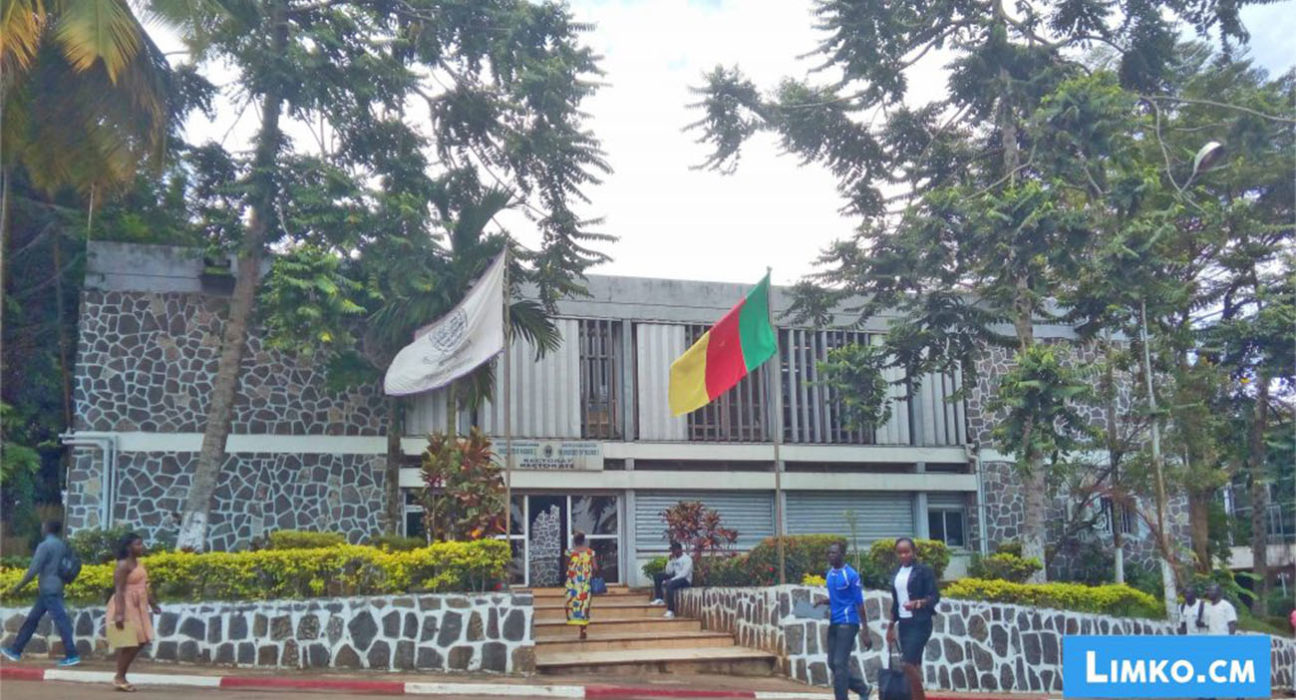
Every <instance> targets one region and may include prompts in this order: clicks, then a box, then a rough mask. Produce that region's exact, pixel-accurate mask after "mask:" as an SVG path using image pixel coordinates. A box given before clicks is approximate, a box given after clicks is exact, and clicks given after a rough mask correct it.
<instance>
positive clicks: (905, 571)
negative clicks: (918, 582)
mask: <svg viewBox="0 0 1296 700" xmlns="http://www.w3.org/2000/svg"><path fill="white" fill-rule="evenodd" d="M911 573H913V567H912V566H902V567H900V570H899V571H897V572H896V577H895V590H896V605H899V606H900V617H903V618H910V617H913V611H912V610H907V609H905V606H906V605H908V604H909V574H911Z"/></svg>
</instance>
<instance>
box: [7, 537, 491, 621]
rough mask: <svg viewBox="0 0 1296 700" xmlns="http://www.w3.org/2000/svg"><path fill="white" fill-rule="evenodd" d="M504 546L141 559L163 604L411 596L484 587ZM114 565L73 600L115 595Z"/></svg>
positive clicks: (77, 589) (95, 574) (73, 593)
mask: <svg viewBox="0 0 1296 700" xmlns="http://www.w3.org/2000/svg"><path fill="white" fill-rule="evenodd" d="M510 558H511V553H510V551H509V546H508V544H506V543H505V542H502V541H499V540H476V541H472V542H438V543H435V544H433V545H431V546H428V547H424V548H421V549H415V550H411V551H407V552H384V551H382V550H379V549H376V548H374V547H362V546H357V545H342V546H338V547H331V548H328V549H265V550H261V551H257V552H209V553H206V554H192V553H187V552H163V553H159V554H154V555H151V556H148V557H145V558H144V560H143V561H144V565H145V567H146V568H147V569H148V574H149V581H150V583H151V584H152V586H153V589H154V591H156V592H157V594H158V596H159V597H161V598H163V599H166V600H190V601H201V600H267V599H272V598H312V597H319V596H338V595H381V594H389V593H405V592H411V591H425V592H445V591H470V590H486V589H488V588H489V587H491V586H492V585H493V584H494V583H495V582H497V581H499V580H500V579H501V578H502V576H503V574H504V569H505V567H506V566H507V565H508V562H509V559H510ZM113 566H114V565H113V564H97V565H87V566H85V567H83V568H82V569H81V575H80V577H78V578H77V580H76V581H74V582H73V583H72V584H71V585H69V586H68V587H67V590H66V594H67V598H68V600H70V601H73V602H77V603H82V604H101V603H103V602H104V601H105V600H107V597H108V595H109V594H110V593H111V591H112V572H113ZM22 574H23V571H22V570H20V569H0V604H5V605H8V604H13V603H19V602H24V601H29V600H31V599H32V597H34V596H35V589H36V587H35V586H34V585H31V586H28V587H27V588H26V589H25V590H24V591H23V593H22V594H21V595H19V596H17V597H14V596H10V595H9V593H8V592H9V590H10V589H11V588H12V587H13V585H14V584H15V583H17V582H18V580H19V579H20V578H22Z"/></svg>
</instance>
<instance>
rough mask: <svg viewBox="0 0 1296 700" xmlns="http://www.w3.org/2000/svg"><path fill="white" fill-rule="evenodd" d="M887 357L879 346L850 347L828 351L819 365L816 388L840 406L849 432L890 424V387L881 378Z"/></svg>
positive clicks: (854, 345) (856, 345)
mask: <svg viewBox="0 0 1296 700" xmlns="http://www.w3.org/2000/svg"><path fill="white" fill-rule="evenodd" d="M886 364H887V353H886V350H884V349H883V348H882V346H880V345H861V344H859V343H852V344H850V345H846V346H843V347H839V348H833V349H832V350H829V351H828V359H826V360H822V361H820V362H819V363H818V364H817V365H816V368H817V369H818V372H819V377H820V379H819V381H817V382H815V384H817V385H818V386H821V387H824V388H825V389H827V390H828V392H829V395H830V396H832V397H834V399H835V400H836V401H837V402H838V403H839V405H840V406H841V410H842V420H843V421H844V422H845V424H846V425H847V426H849V427H850V429H852V430H868V429H873V428H876V427H877V426H880V425H883V424H884V423H886V422H887V421H889V420H891V411H892V405H891V401H890V399H889V396H888V392H889V389H890V385H889V383H888V382H887V380H886V379H885V378H884V377H883V375H882V371H883V370H884V369H885V368H886Z"/></svg>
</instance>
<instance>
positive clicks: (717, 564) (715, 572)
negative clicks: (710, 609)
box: [698, 555, 777, 587]
mask: <svg viewBox="0 0 1296 700" xmlns="http://www.w3.org/2000/svg"><path fill="white" fill-rule="evenodd" d="M703 563H704V564H705V566H704V567H702V569H703V571H704V572H705V573H704V574H703V576H702V578H701V579H699V581H700V583H699V584H698V585H702V586H731V587H739V586H750V585H752V570H751V566H750V562H749V561H748V559H747V557H746V556H744V555H738V556H729V557H726V556H716V557H707V558H706V559H705V560H703ZM775 583H777V581H775Z"/></svg>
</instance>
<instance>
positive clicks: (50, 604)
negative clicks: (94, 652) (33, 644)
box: [13, 593, 77, 659]
mask: <svg viewBox="0 0 1296 700" xmlns="http://www.w3.org/2000/svg"><path fill="white" fill-rule="evenodd" d="M45 613H49V615H50V619H51V620H53V621H54V628H55V629H57V630H58V633H59V636H60V637H62V638H63V654H64V655H65V656H66V657H67V658H69V659H71V658H73V657H75V656H76V655H77V648H76V640H75V639H73V638H72V621H71V620H69V619H68V614H67V610H66V609H64V607H63V594H62V593H42V594H40V595H38V596H36V604H35V605H33V606H32V609H31V612H29V613H27V619H26V620H25V621H23V625H22V628H20V629H19V630H18V638H17V639H15V640H14V645H13V652H14V653H15V654H21V653H22V650H23V647H26V646H27V642H29V641H31V638H32V635H33V634H36V625H38V624H40V620H41V618H42V617H44V616H45Z"/></svg>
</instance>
